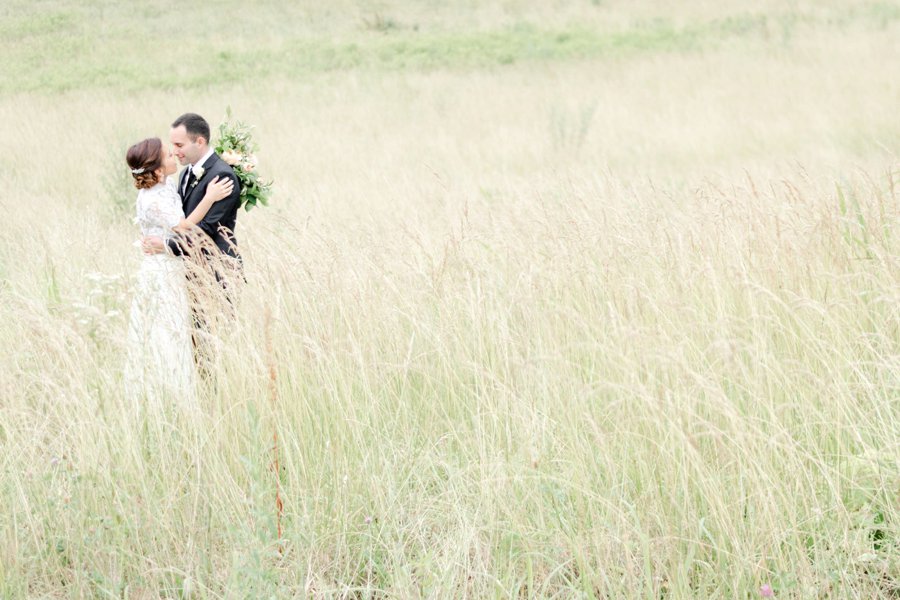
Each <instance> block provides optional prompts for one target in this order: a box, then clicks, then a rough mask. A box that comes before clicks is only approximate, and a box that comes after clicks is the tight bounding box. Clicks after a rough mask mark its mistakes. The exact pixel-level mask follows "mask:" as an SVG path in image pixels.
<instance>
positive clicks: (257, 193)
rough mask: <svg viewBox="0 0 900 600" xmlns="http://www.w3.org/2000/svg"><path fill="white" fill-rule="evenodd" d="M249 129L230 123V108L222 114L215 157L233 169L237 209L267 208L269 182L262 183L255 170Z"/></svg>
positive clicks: (241, 124) (253, 146) (244, 125)
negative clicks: (238, 192) (238, 197)
mask: <svg viewBox="0 0 900 600" xmlns="http://www.w3.org/2000/svg"><path fill="white" fill-rule="evenodd" d="M252 129H253V127H251V126H250V125H246V124H245V123H242V122H240V121H232V119H231V108H229V109H228V110H227V111H226V113H225V121H224V122H223V123H222V124H220V125H219V141H218V143H217V144H216V153H217V154H218V155H219V156H220V157H222V160H224V161H225V162H226V163H228V164H229V165H231V166H232V168H234V174H235V175H236V176H237V178H238V181H240V182H241V206H243V207H244V210H250V209H251V208H253V207H254V206H256V205H257V204H262V205H263V206H268V205H269V196H270V195H271V194H272V182H271V181H263V179H262V178H261V177H260V176H259V172H258V171H257V170H256V167H257V165H258V164H259V163H258V161H257V160H256V154H255V152H256V144H255V143H254V142H253V138H252V136H251V133H250V132H251V130H252Z"/></svg>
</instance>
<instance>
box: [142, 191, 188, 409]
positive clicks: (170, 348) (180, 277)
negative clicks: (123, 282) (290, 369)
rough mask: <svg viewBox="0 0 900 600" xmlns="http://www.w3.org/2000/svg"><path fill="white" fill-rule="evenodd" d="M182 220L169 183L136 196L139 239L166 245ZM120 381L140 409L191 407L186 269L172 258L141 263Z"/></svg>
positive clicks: (158, 256)
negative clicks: (154, 239) (150, 406)
mask: <svg viewBox="0 0 900 600" xmlns="http://www.w3.org/2000/svg"><path fill="white" fill-rule="evenodd" d="M183 218H184V212H183V211H182V209H181V200H180V198H179V197H178V192H177V191H176V189H175V184H174V182H173V181H172V180H168V181H167V182H166V183H160V184H157V185H155V186H153V187H152V188H150V189H145V190H140V191H139V192H138V197H137V218H136V219H135V222H136V223H137V224H138V225H140V228H141V235H142V236H144V237H148V236H154V237H159V238H162V239H163V240H168V239H169V238H171V237H172V228H173V227H175V226H176V225H178V223H179V222H180V221H181V219H183ZM124 375H125V391H126V395H127V396H128V397H129V398H130V399H131V400H132V401H134V402H136V403H138V404H140V405H143V404H145V403H148V402H149V403H153V404H156V405H172V404H174V405H179V406H183V407H193V406H194V401H195V396H194V377H195V375H194V357H193V345H192V342H191V316H190V308H189V305H188V295H187V287H186V280H185V266H184V263H183V262H182V260H181V259H180V258H178V257H175V256H172V255H171V254H168V253H163V254H154V255H144V257H143V260H142V261H141V266H140V269H139V270H138V275H137V285H136V287H135V293H134V298H133V300H132V302H131V319H130V323H129V328H128V357H127V362H126V365H125V374H124Z"/></svg>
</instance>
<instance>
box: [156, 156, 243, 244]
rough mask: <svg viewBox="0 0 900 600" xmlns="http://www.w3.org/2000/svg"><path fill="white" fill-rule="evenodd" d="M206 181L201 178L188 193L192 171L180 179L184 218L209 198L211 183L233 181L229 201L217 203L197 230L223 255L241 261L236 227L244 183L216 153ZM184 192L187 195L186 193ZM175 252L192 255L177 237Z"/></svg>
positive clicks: (208, 165) (207, 165)
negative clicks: (202, 232)
mask: <svg viewBox="0 0 900 600" xmlns="http://www.w3.org/2000/svg"><path fill="white" fill-rule="evenodd" d="M203 169H204V172H203V177H201V178H200V179H199V180H198V181H197V184H196V185H191V186H189V187H187V189H185V185H184V184H185V181H186V180H187V179H188V176H189V175H190V169H184V171H183V172H182V173H181V177H180V178H179V179H178V194H179V195H180V196H181V207H182V208H183V209H184V216H188V215H189V214H191V211H193V210H194V209H195V208H197V205H198V204H200V201H201V200H203V196H204V195H206V188H207V187H209V184H210V182H211V181H212V180H213V179H215V178H216V176H218V177H219V180H220V181H221V180H222V179H223V178H228V179H231V180H232V181H233V182H234V189H233V190H232V191H231V194H230V195H229V196H228V197H227V198H223V199H222V200H219V201H218V202H215V203H214V204H213V205H212V206H211V207H210V209H209V212H208V213H206V216H205V217H203V220H202V221H200V222H199V223H198V224H197V226H198V227H199V228H200V229H202V230H203V231H204V232H205V233H206V235H208V236H209V237H210V238H211V239H212V241H213V243H214V244H215V245H216V247H218V248H219V251H221V252H222V254H225V255H227V256H230V257H232V258H236V259H240V255H239V254H238V251H237V240H236V239H235V237H234V226H235V222H236V221H237V211H238V208H239V207H240V204H241V201H240V198H241V182H240V181H238V178H237V177H236V176H235V174H234V170H233V169H232V168H231V167H230V166H229V165H228V163H226V162H225V161H224V160H222V159H221V158H219V155H218V154H216V153H215V152H213V154H212V156H210V157H209V158H208V159H206V162H205V163H203ZM182 190H183V191H182ZM169 247H170V248H171V250H172V252H174V253H175V254H177V255H182V254H186V253H188V252H189V251H190V250H189V247H190V244H189V243H188V241H187V239H186V238H184V237H180V236H176V237H174V238H173V239H172V240H171V241H170V242H169Z"/></svg>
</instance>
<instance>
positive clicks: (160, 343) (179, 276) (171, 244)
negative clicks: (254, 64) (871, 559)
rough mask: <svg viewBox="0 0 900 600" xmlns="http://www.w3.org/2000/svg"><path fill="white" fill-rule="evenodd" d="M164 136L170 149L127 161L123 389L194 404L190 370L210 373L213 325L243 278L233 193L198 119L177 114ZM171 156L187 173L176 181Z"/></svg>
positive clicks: (155, 142) (156, 144)
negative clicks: (129, 284) (129, 293)
mask: <svg viewBox="0 0 900 600" xmlns="http://www.w3.org/2000/svg"><path fill="white" fill-rule="evenodd" d="M169 137H170V142H171V148H167V147H166V145H165V144H163V142H162V141H161V140H160V139H159V138H148V139H145V140H142V141H140V142H138V143H137V144H135V145H133V146H131V148H129V149H128V152H127V154H126V162H127V163H128V167H129V169H130V170H131V175H132V177H133V179H134V185H135V187H136V188H137V189H138V196H137V202H136V215H137V216H136V219H135V222H136V223H137V224H138V225H139V226H140V228H141V235H142V241H141V246H142V248H143V250H144V258H143V260H142V262H141V266H140V268H139V270H138V276H137V285H136V289H135V295H134V299H133V300H132V305H131V316H130V322H129V329H128V355H127V359H126V360H127V362H126V365H125V388H126V394H127V396H128V397H130V398H131V399H133V400H134V401H136V402H139V403H140V402H142V401H156V402H158V401H161V400H168V401H172V402H174V403H175V404H181V405H184V406H192V405H193V403H194V397H195V394H194V390H195V385H196V383H197V382H196V378H197V373H198V370H199V371H200V372H201V373H202V372H204V371H205V370H206V369H208V367H209V365H208V362H209V360H210V357H211V355H212V353H213V351H214V346H215V341H216V336H215V327H214V324H215V323H216V322H217V321H219V320H221V319H222V318H223V316H225V317H227V315H229V314H231V312H232V310H233V306H232V303H233V301H234V298H233V294H234V292H235V289H234V288H235V285H237V283H238V282H239V281H242V275H241V260H240V255H239V254H238V251H237V242H236V240H235V237H234V228H235V222H236V220H237V211H238V208H239V206H240V195H241V187H240V181H239V180H238V178H237V177H236V176H235V174H234V170H233V169H232V167H231V166H229V165H228V164H227V163H226V162H225V161H223V160H222V159H221V158H220V157H219V156H218V155H217V154H216V153H215V152H214V150H213V148H212V147H211V146H210V128H209V123H207V122H206V120H205V119H204V118H203V117H201V116H200V115H197V114H193V113H187V114H184V115H182V116H180V117H178V118H177V119H176V120H175V122H174V123H172V127H171V129H170V132H169ZM176 159H177V160H178V162H180V163H181V164H182V165H183V166H184V167H186V168H185V169H184V170H183V171H182V173H181V175H180V177H178V179H177V181H176V179H175V178H173V177H171V176H172V175H174V174H175V173H176V171H177V170H178V167H177V165H176V163H175V161H176Z"/></svg>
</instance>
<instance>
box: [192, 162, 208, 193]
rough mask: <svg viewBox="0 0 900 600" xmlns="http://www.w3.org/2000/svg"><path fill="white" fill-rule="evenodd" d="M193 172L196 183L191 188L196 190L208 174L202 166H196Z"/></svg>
mask: <svg viewBox="0 0 900 600" xmlns="http://www.w3.org/2000/svg"><path fill="white" fill-rule="evenodd" d="M191 172H192V173H193V174H194V183H192V184H191V187H192V188H194V187H197V184H198V183H200V180H201V179H203V174H204V173H206V169H204V168H203V167H202V166H200V165H194V166H193V167H191Z"/></svg>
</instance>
